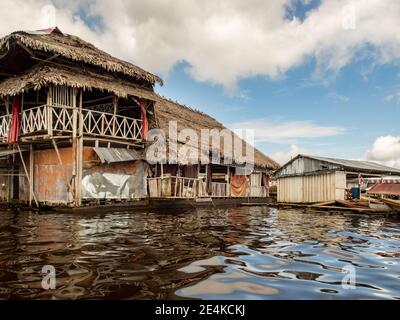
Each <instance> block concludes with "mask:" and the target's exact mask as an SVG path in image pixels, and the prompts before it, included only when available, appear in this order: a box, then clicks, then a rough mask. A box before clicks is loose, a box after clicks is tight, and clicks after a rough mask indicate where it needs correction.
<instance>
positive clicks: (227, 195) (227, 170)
mask: <svg viewBox="0 0 400 320" xmlns="http://www.w3.org/2000/svg"><path fill="white" fill-rule="evenodd" d="M229 168H230V167H229V166H227V169H226V173H227V179H226V180H227V181H226V187H225V189H226V190H225V192H226V197H228V198H230V196H231V193H230V191H231V190H230V181H231V177H230V175H229V171H230V170H229Z"/></svg>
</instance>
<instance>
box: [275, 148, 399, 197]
mask: <svg viewBox="0 0 400 320" xmlns="http://www.w3.org/2000/svg"><path fill="white" fill-rule="evenodd" d="M390 175H392V176H393V175H394V176H398V175H400V169H395V168H391V167H387V166H383V165H380V164H377V163H373V162H368V161H354V160H342V159H334V158H325V157H317V156H309V155H298V156H296V157H295V158H293V159H292V160H290V161H289V162H288V163H286V164H285V165H284V166H282V167H281V168H280V169H279V170H277V171H276V172H275V174H274V177H275V179H276V181H277V188H278V191H277V192H278V202H281V203H318V202H329V201H335V200H342V201H343V200H346V194H347V193H348V192H349V191H350V190H351V189H352V188H353V187H355V186H358V184H359V179H360V178H361V179H366V178H376V177H380V178H382V177H384V176H390Z"/></svg>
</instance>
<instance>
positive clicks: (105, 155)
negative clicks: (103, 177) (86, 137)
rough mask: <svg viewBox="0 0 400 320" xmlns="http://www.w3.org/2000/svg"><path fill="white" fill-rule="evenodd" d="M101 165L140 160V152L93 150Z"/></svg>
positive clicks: (118, 149) (129, 150)
mask: <svg viewBox="0 0 400 320" xmlns="http://www.w3.org/2000/svg"><path fill="white" fill-rule="evenodd" d="M94 151H95V152H96V154H97V155H98V156H99V158H100V161H101V163H115V162H126V161H135V160H142V159H143V154H142V152H139V151H136V150H132V149H124V148H94Z"/></svg>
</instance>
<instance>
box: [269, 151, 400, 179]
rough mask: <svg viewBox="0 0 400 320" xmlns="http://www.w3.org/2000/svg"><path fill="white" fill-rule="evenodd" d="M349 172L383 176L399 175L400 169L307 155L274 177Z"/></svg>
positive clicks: (291, 161)
mask: <svg viewBox="0 0 400 320" xmlns="http://www.w3.org/2000/svg"><path fill="white" fill-rule="evenodd" d="M324 170H325V171H328V170H330V171H335V170H338V171H339V170H340V171H350V172H357V173H372V174H384V175H400V169H396V168H392V167H388V166H384V165H381V164H377V163H374V162H369V161H357V160H343V159H335V158H326V157H318V156H309V155H298V156H297V157H295V158H294V159H292V160H290V161H289V162H288V163H287V164H285V165H284V166H282V168H280V169H279V170H277V171H276V173H275V176H277V177H279V176H290V175H301V174H304V173H313V172H315V173H317V172H320V171H324Z"/></svg>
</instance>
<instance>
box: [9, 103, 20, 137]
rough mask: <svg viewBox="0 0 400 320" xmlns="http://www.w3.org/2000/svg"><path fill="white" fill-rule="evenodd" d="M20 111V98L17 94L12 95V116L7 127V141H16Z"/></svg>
mask: <svg viewBox="0 0 400 320" xmlns="http://www.w3.org/2000/svg"><path fill="white" fill-rule="evenodd" d="M20 112H21V99H20V97H19V96H15V97H14V101H13V105H12V116H11V123H10V127H9V129H8V139H7V140H8V143H17V142H18V138H19V137H18V134H19V124H20V120H21V119H20Z"/></svg>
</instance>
